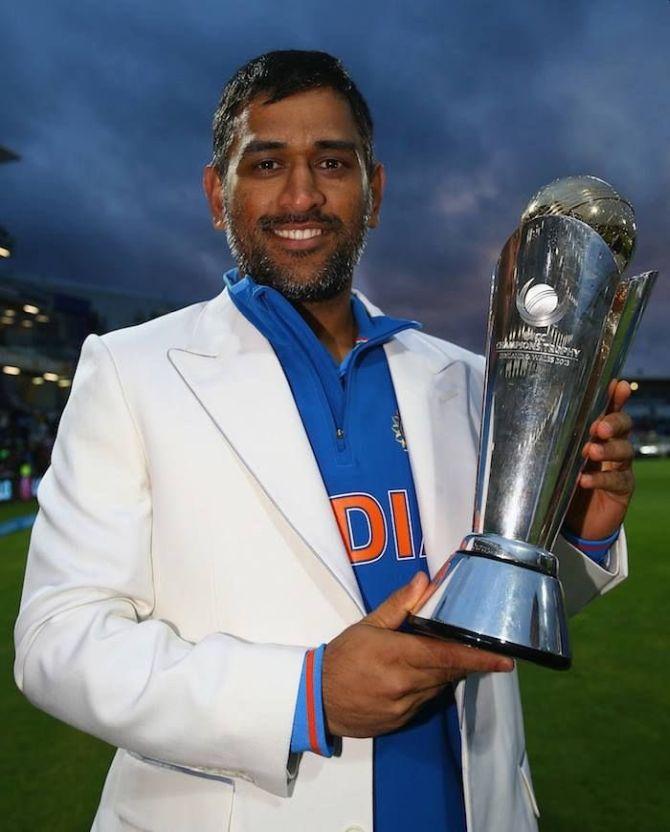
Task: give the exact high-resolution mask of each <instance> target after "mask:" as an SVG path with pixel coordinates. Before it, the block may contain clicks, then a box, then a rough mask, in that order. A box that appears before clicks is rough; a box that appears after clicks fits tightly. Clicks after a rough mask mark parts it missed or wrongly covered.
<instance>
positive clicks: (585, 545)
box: [561, 526, 621, 566]
mask: <svg viewBox="0 0 670 832" xmlns="http://www.w3.org/2000/svg"><path fill="white" fill-rule="evenodd" d="M561 534H562V535H563V537H564V538H565V539H566V540H567V541H568V543H572V545H573V546H576V547H577V548H578V549H579V550H580V551H581V552H583V553H584V554H585V555H586V556H587V557H589V558H591V560H592V561H595V562H596V563H597V564H598V565H599V566H605V564H606V562H607V559H608V554H609V550H610V547H611V546H612V544H613V543H615V542H616V541H617V540H618V538H619V535H620V534H621V527H619V528H618V529H617V530H616V531H615V532H613V533H612V534H611V535H610V536H609V537H603V538H601V539H600V540H587V539H586V538H583V537H577V535H576V534H573V533H572V532H571V531H568V529H566V527H565V526H563V529H562V530H561Z"/></svg>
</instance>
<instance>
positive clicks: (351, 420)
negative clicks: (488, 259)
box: [227, 272, 465, 832]
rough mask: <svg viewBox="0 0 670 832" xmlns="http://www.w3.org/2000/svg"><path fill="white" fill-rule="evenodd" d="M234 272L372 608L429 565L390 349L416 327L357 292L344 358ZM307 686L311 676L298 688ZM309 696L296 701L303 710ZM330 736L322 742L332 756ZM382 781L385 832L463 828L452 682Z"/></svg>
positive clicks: (281, 303)
mask: <svg viewBox="0 0 670 832" xmlns="http://www.w3.org/2000/svg"><path fill="white" fill-rule="evenodd" d="M227 277H228V280H229V281H231V282H233V281H234V283H233V285H232V286H231V289H230V294H231V298H232V300H233V302H234V303H235V305H236V306H237V308H238V309H239V311H240V312H241V313H242V314H243V315H245V317H246V318H247V319H248V320H249V321H250V322H251V323H252V324H254V326H256V327H257V329H259V331H260V332H261V333H262V334H263V335H264V336H265V337H266V338H267V339H268V340H269V342H270V343H271V345H272V346H273V348H274V350H275V352H276V354H277V357H278V359H279V361H280V363H281V365H282V368H283V370H284V373H285V374H286V378H287V380H288V383H289V385H290V387H291V390H292V393H293V396H294V399H295V402H296V405H297V407H298V410H299V412H300V417H301V419H302V422H303V425H304V427H305V431H306V433H307V436H308V437H309V441H310V444H311V447H312V450H313V452H314V456H315V459H316V461H317V464H318V466H319V470H320V472H321V476H322V478H323V482H324V485H325V488H326V490H327V492H328V495H329V497H330V503H331V506H332V509H333V512H334V515H335V519H336V521H337V524H338V527H339V530H340V534H341V536H342V540H343V542H344V545H345V547H346V550H347V553H348V555H349V559H350V561H351V564H352V569H353V570H354V573H355V575H356V579H357V581H358V586H359V588H360V591H361V595H362V597H363V600H364V602H365V606H366V608H367V610H368V611H369V610H372V609H374V608H375V607H377V606H378V605H379V604H380V603H381V602H382V601H384V600H385V599H386V598H387V597H388V596H389V595H390V594H391V593H392V592H394V591H395V590H396V589H398V588H399V587H400V586H402V585H404V584H406V583H407V582H408V581H410V580H411V578H412V576H413V575H414V574H416V572H417V571H418V570H423V571H425V572H427V568H426V561H425V557H424V551H423V537H422V532H421V518H420V515H419V508H418V503H417V498H416V493H415V489H414V481H413V477H412V470H411V465H410V458H409V454H408V446H407V438H406V437H405V434H404V431H403V426H402V417H401V414H400V412H399V409H398V404H397V401H396V396H395V391H394V388H393V382H392V379H391V375H390V372H389V368H388V363H387V361H386V354H385V352H384V349H383V344H384V343H385V342H386V341H388V340H389V339H390V338H392V337H393V336H394V335H395V334H396V333H398V332H400V331H402V330H404V329H407V328H410V327H417V326H418V324H417V323H416V322H415V321H406V320H400V319H394V318H389V317H386V316H381V315H380V316H374V317H373V316H370V314H369V313H368V312H367V310H366V309H365V307H364V306H363V304H362V302H361V301H360V300H359V299H358V298H356V297H355V296H352V300H351V303H352V312H353V315H354V318H355V321H356V325H357V330H358V337H357V341H356V345H355V346H354V348H353V349H352V351H351V352H350V353H349V354H348V355H347V357H346V358H345V360H344V361H343V362H342V363H341V364H340V365H337V364H336V363H335V362H334V360H333V358H332V357H331V355H330V353H329V352H328V351H327V349H326V348H325V347H324V346H323V345H322V344H321V343H320V342H319V340H318V339H317V338H316V336H315V335H314V333H313V332H312V330H311V329H310V327H309V326H308V325H307V323H306V322H305V321H304V320H303V318H302V317H301V315H300V314H299V312H298V311H297V310H296V309H295V308H294V307H293V306H292V305H291V304H290V303H289V302H288V301H287V300H286V299H285V298H284V297H283V296H282V295H281V294H279V293H278V292H276V291H275V290H273V289H270V288H268V287H265V286H258V285H256V284H255V283H254V282H253V281H252V280H251V279H250V278H249V277H245V278H244V279H242V280H240V279H239V275H238V274H237V272H233V273H229V275H228V276H227ZM313 667H316V668H317V670H318V662H317V663H316V664H313V663H310V672H312V668H313ZM310 681H311V679H310ZM317 687H318V679H317ZM310 689H311V688H310V684H308V683H306V682H305V679H304V678H303V682H302V684H301V697H302V696H306V693H305V691H307V690H310ZM317 692H318V691H317ZM301 697H299V703H298V708H300V707H302V708H304V707H305V703H304V701H303V702H301V701H300V700H301ZM322 745H323V743H318V750H319V751H320V752H321V753H324V751H325V752H326V753H328V752H327V749H324V748H323V747H322ZM306 747H312V748H314V743H313V742H310V743H309V745H307V746H306ZM373 782H374V820H375V830H377V832H395V830H407V829H411V830H413V832H423V830H426V832H428V830H431V832H432V830H449V832H464V830H465V811H464V804H463V790H462V774H461V749H460V734H459V730H458V720H457V714H456V706H455V702H454V697H453V690H452V689H451V687H448V688H447V689H446V691H445V692H444V693H443V694H442V695H440V696H439V697H436V698H435V699H433V700H432V701H431V702H429V703H428V704H427V705H426V706H425V707H424V708H423V710H422V711H421V712H420V713H419V714H418V715H417V716H416V717H415V718H414V719H413V720H412V721H411V722H410V723H408V724H407V725H405V726H404V727H403V728H401V729H400V730H398V731H394V732H392V733H389V734H386V735H384V736H381V737H378V738H376V739H375V741H374V778H373Z"/></svg>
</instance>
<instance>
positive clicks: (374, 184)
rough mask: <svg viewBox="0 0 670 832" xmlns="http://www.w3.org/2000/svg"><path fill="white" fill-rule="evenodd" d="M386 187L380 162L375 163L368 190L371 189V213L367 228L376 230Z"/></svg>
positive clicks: (384, 173)
mask: <svg viewBox="0 0 670 832" xmlns="http://www.w3.org/2000/svg"><path fill="white" fill-rule="evenodd" d="M385 185H386V171H385V170H384V165H382V163H381V162H375V164H374V167H373V169H372V174H371V176H370V188H371V189H372V213H371V214H370V219H369V220H368V228H376V227H377V226H378V225H379V212H380V209H381V207H382V197H383V196H384V186H385Z"/></svg>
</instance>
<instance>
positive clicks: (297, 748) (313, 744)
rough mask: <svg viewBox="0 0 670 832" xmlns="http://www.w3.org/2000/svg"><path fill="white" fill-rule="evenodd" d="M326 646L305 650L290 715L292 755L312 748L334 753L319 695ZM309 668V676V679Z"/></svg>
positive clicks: (327, 755) (321, 753) (317, 752)
mask: <svg viewBox="0 0 670 832" xmlns="http://www.w3.org/2000/svg"><path fill="white" fill-rule="evenodd" d="M325 649H326V645H325V644H322V645H321V646H320V647H317V648H316V649H314V650H308V651H307V653H305V658H304V661H303V663H302V673H301V675H300V687H299V688H298V698H297V700H296V703H295V714H294V716H293V732H292V734H291V753H292V754H302V753H303V752H304V751H313V752H314V753H315V754H320V755H321V756H322V757H332V756H333V751H334V743H333V738H332V737H331V736H330V735H329V734H327V733H326V718H325V714H324V712H323V698H322V695H321V674H322V668H323V654H324V651H325ZM310 670H311V676H310V678H309V679H308V672H309V671H310ZM310 706H311V707H310Z"/></svg>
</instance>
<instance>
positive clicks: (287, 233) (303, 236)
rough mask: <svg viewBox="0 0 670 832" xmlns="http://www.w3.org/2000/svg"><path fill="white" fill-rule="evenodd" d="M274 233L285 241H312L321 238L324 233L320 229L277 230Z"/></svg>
mask: <svg viewBox="0 0 670 832" xmlns="http://www.w3.org/2000/svg"><path fill="white" fill-rule="evenodd" d="M273 233H274V234H276V235H277V236H278V237H283V238H284V239H285V240H311V239H312V238H313V237H320V236H321V234H322V233H323V231H322V230H321V229H320V228H295V229H293V228H292V229H286V230H284V229H279V228H275V229H274V231H273Z"/></svg>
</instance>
